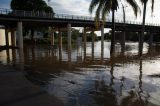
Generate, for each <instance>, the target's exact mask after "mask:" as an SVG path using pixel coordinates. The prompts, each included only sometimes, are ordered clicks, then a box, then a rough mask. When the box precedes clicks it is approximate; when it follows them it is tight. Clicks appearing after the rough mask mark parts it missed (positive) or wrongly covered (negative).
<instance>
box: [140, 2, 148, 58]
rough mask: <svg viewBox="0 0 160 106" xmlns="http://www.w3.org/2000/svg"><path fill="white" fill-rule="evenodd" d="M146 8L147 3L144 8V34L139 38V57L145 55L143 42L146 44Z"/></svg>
mask: <svg viewBox="0 0 160 106" xmlns="http://www.w3.org/2000/svg"><path fill="white" fill-rule="evenodd" d="M146 6H147V2H144V7H143V22H142V30H141V31H142V32H141V36H140V37H139V38H140V39H139V55H140V56H142V54H143V42H144V31H145V19H146Z"/></svg>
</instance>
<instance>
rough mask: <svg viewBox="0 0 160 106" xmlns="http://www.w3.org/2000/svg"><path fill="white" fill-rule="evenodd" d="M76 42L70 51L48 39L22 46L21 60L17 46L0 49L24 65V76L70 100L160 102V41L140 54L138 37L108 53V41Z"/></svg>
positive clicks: (72, 103)
mask: <svg viewBox="0 0 160 106" xmlns="http://www.w3.org/2000/svg"><path fill="white" fill-rule="evenodd" d="M91 47H92V45H91V43H90V42H88V43H87V47H86V51H84V48H83V45H79V46H77V45H74V46H73V47H72V51H71V52H68V51H67V48H66V46H65V45H63V46H62V48H61V49H59V48H58V47H57V48H54V49H53V48H52V47H49V46H46V45H39V46H28V45H25V48H24V54H23V55H24V58H23V61H21V58H20V57H19V51H18V50H11V49H10V50H3V51H0V64H1V66H6V67H9V68H14V69H17V67H20V69H21V71H23V72H24V75H25V78H26V79H27V80H28V81H30V82H31V83H33V84H34V85H37V86H38V87H39V88H41V89H43V90H44V91H46V92H47V93H48V94H49V95H54V96H55V97H57V98H58V99H60V100H61V101H63V103H64V104H66V105H67V106H91V105H93V106H160V45H154V46H153V47H152V48H150V49H149V46H148V44H147V43H145V44H144V49H143V57H141V58H139V57H138V43H136V42H127V43H126V50H125V52H124V53H122V52H121V48H120V45H118V44H117V45H116V53H115V55H114V56H110V42H105V43H104V47H105V48H104V56H102V55H101V54H102V53H101V42H95V46H94V52H93V51H92V48H91Z"/></svg>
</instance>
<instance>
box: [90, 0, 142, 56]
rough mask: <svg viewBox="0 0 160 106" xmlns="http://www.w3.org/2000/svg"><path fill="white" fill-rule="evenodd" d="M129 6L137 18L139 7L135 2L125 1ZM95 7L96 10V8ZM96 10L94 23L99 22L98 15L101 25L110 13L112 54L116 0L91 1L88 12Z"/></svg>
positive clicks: (132, 0) (133, 0)
mask: <svg viewBox="0 0 160 106" xmlns="http://www.w3.org/2000/svg"><path fill="white" fill-rule="evenodd" d="M126 2H127V3H129V5H131V7H132V9H133V11H134V14H135V15H136V16H137V12H138V10H139V7H138V5H137V3H136V1H135V0H126ZM96 7H97V8H96ZM95 8H96V14H95V21H96V23H98V26H99V21H100V15H102V16H101V19H102V21H103V23H104V22H105V20H106V14H108V13H109V12H110V11H112V38H111V54H112V53H113V52H114V49H115V46H114V44H115V34H114V32H115V22H114V20H115V19H114V16H115V10H117V8H118V0H92V1H91V3H90V6H89V12H90V13H93V10H94V9H95Z"/></svg>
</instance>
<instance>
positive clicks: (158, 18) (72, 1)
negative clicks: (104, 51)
mask: <svg viewBox="0 0 160 106" xmlns="http://www.w3.org/2000/svg"><path fill="white" fill-rule="evenodd" d="M10 1H11V0H0V8H10ZM45 1H47V0H45ZM90 1H91V0H50V3H49V5H50V6H51V7H53V9H54V11H55V12H56V13H59V14H61V13H62V14H73V15H82V16H94V14H92V15H91V14H89V12H88V7H89V4H90ZM121 1H122V2H123V3H124V5H127V7H126V20H132V21H135V20H136V21H139V22H141V20H142V15H140V14H139V15H138V17H137V18H136V17H135V16H134V15H133V12H132V9H131V7H130V6H128V4H126V3H125V2H124V0H121ZM136 1H140V0H136ZM150 2H151V0H148V5H147V16H146V22H154V23H160V14H159V10H160V0H155V10H154V13H153V14H151V9H150V6H151V4H150ZM139 4H140V6H141V7H142V5H141V3H139ZM122 17H123V13H122V6H121V4H119V10H118V11H117V12H116V18H117V19H122Z"/></svg>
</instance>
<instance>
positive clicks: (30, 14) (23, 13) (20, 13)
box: [0, 8, 160, 26]
mask: <svg viewBox="0 0 160 106" xmlns="http://www.w3.org/2000/svg"><path fill="white" fill-rule="evenodd" d="M0 14H1V15H10V16H19V17H35V18H36V17H40V18H49V19H71V20H86V21H94V17H89V16H76V15H68V14H55V13H45V12H43V11H23V10H14V11H13V10H10V9H3V8H0ZM106 22H112V21H111V19H107V20H106ZM115 22H116V23H124V22H123V21H122V20H118V19H115ZM125 23H126V24H135V25H141V24H142V23H141V22H137V21H128V20H126V22H125ZM145 25H150V26H160V25H159V24H153V23H146V24H145Z"/></svg>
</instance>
